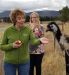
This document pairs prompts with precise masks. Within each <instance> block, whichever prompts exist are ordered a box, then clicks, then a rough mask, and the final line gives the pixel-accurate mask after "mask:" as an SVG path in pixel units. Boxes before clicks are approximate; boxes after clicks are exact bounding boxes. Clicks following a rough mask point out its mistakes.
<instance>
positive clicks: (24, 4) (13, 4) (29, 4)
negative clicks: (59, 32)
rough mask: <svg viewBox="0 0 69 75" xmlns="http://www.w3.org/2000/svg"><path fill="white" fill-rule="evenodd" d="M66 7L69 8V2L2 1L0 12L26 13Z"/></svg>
mask: <svg viewBox="0 0 69 75" xmlns="http://www.w3.org/2000/svg"><path fill="white" fill-rule="evenodd" d="M66 5H68V6H69V0H0V12H2V11H6V10H12V9H17V8H20V9H24V11H25V12H30V11H36V10H60V9H62V8H63V7H64V6H66Z"/></svg>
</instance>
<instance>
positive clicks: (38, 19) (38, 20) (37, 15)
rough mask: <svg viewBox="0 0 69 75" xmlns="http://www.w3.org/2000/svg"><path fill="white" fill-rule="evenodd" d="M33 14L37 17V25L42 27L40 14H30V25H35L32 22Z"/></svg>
mask: <svg viewBox="0 0 69 75" xmlns="http://www.w3.org/2000/svg"><path fill="white" fill-rule="evenodd" d="M33 14H35V15H36V17H37V24H38V27H40V18H39V14H38V13H37V12H32V13H31V14H30V23H33V22H32V15H33Z"/></svg>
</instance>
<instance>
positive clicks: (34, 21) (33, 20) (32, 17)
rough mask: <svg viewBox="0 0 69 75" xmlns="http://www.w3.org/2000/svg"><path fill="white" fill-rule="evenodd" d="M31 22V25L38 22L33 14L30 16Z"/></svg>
mask: <svg viewBox="0 0 69 75" xmlns="http://www.w3.org/2000/svg"><path fill="white" fill-rule="evenodd" d="M31 20H32V22H33V23H36V22H37V20H38V17H37V16H36V15H35V14H32V16H31Z"/></svg>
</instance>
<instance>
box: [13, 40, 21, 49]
mask: <svg viewBox="0 0 69 75" xmlns="http://www.w3.org/2000/svg"><path fill="white" fill-rule="evenodd" d="M21 45H22V43H21V41H20V40H17V41H15V42H14V43H13V48H19V47H20V46H21Z"/></svg>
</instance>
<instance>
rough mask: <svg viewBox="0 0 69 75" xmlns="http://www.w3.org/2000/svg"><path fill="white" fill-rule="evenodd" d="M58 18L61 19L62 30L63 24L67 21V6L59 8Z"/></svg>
mask: <svg viewBox="0 0 69 75" xmlns="http://www.w3.org/2000/svg"><path fill="white" fill-rule="evenodd" d="M59 12H60V20H61V21H62V30H64V28H63V25H64V24H65V23H66V22H68V21H69V8H68V7H67V6H66V7H64V8H62V9H61V10H59Z"/></svg>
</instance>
